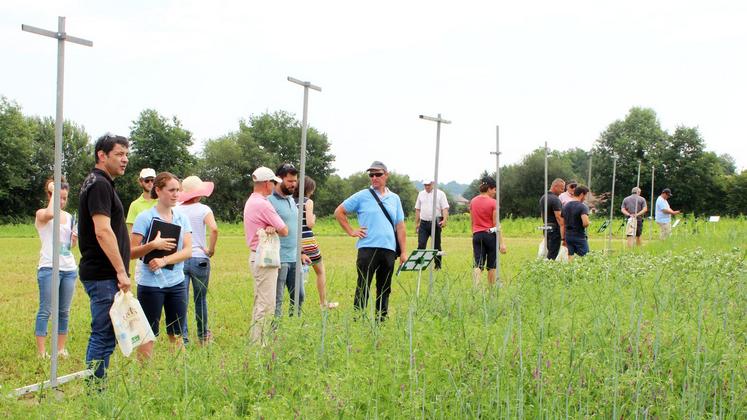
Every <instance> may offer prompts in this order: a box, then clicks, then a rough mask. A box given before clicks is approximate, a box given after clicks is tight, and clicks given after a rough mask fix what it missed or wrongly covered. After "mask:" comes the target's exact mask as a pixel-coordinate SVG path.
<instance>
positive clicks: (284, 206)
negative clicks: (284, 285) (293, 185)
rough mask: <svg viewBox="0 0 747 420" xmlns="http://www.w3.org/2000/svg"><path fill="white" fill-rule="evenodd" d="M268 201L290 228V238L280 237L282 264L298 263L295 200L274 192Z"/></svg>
mask: <svg viewBox="0 0 747 420" xmlns="http://www.w3.org/2000/svg"><path fill="white" fill-rule="evenodd" d="M267 200H268V201H269V202H270V204H272V207H274V208H275V211H276V212H278V214H279V215H280V218H281V219H283V223H285V225H286V226H288V236H281V237H280V262H296V259H297V258H298V255H296V253H297V252H298V251H297V248H296V240H297V239H298V238H296V235H297V234H298V208H297V207H296V205H297V204H298V203H296V202H295V201H294V200H293V197H292V196H287V197H283V196H281V195H280V194H278V193H277V191H274V190H273V191H272V194H270V196H269V197H267Z"/></svg>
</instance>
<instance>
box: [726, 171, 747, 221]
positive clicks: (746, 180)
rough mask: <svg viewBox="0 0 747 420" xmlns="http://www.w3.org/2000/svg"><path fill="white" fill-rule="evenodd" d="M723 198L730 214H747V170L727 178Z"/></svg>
mask: <svg viewBox="0 0 747 420" xmlns="http://www.w3.org/2000/svg"><path fill="white" fill-rule="evenodd" d="M723 200H724V201H725V202H726V210H727V211H728V213H729V214H733V215H738V214H739V215H743V216H747V171H742V173H741V174H739V175H731V176H729V177H728V178H727V187H726V194H725V196H724V197H723Z"/></svg>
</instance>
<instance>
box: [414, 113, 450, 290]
mask: <svg viewBox="0 0 747 420" xmlns="http://www.w3.org/2000/svg"><path fill="white" fill-rule="evenodd" d="M420 119H422V120H428V121H433V122H435V123H436V164H435V165H434V169H433V190H432V191H433V208H432V212H433V215H432V217H431V244H433V249H436V223H438V214H437V213H436V203H437V202H438V153H439V151H440V148H441V124H451V121H449V120H446V119H443V118H441V114H438V116H437V117H429V116H427V115H421V116H420ZM428 275H429V278H430V279H429V282H428V294H430V293H431V292H432V291H433V264H430V265H429V266H428Z"/></svg>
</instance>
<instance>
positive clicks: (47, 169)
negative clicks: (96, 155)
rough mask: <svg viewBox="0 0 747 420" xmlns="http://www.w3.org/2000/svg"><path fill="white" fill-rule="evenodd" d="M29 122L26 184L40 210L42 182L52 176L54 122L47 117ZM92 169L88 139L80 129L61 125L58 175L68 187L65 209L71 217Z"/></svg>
mask: <svg viewBox="0 0 747 420" xmlns="http://www.w3.org/2000/svg"><path fill="white" fill-rule="evenodd" d="M29 121H30V123H31V125H32V127H33V137H32V142H33V148H34V156H33V157H32V161H33V165H34V170H33V172H32V173H31V174H30V175H29V181H30V184H31V185H32V186H33V191H32V192H31V194H32V195H31V196H32V197H35V199H36V201H37V202H38V205H39V206H41V205H43V204H44V201H45V200H46V194H45V193H44V191H43V185H44V182H45V181H46V180H47V179H48V178H51V177H52V176H53V174H54V125H55V121H54V119H53V118H51V117H44V118H40V117H32V118H30V119H29ZM93 165H94V159H93V145H92V144H91V141H90V136H89V135H88V133H86V131H85V129H84V128H83V127H80V126H78V125H77V124H75V123H73V122H71V121H65V123H64V124H63V128H62V175H63V176H64V177H65V179H66V180H67V182H68V184H70V194H69V195H68V203H67V207H68V210H69V211H71V212H73V213H74V212H76V209H77V208H78V190H79V189H80V186H81V184H82V183H83V180H84V179H85V177H86V176H87V175H88V173H89V172H90V171H91V168H93Z"/></svg>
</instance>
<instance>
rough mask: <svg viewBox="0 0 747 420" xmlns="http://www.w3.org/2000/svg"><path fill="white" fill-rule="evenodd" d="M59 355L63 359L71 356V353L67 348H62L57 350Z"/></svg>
mask: <svg viewBox="0 0 747 420" xmlns="http://www.w3.org/2000/svg"><path fill="white" fill-rule="evenodd" d="M57 356H59V357H61V358H63V359H67V358H68V357H70V353H68V352H67V349H62V350H60V351H58V352H57Z"/></svg>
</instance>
